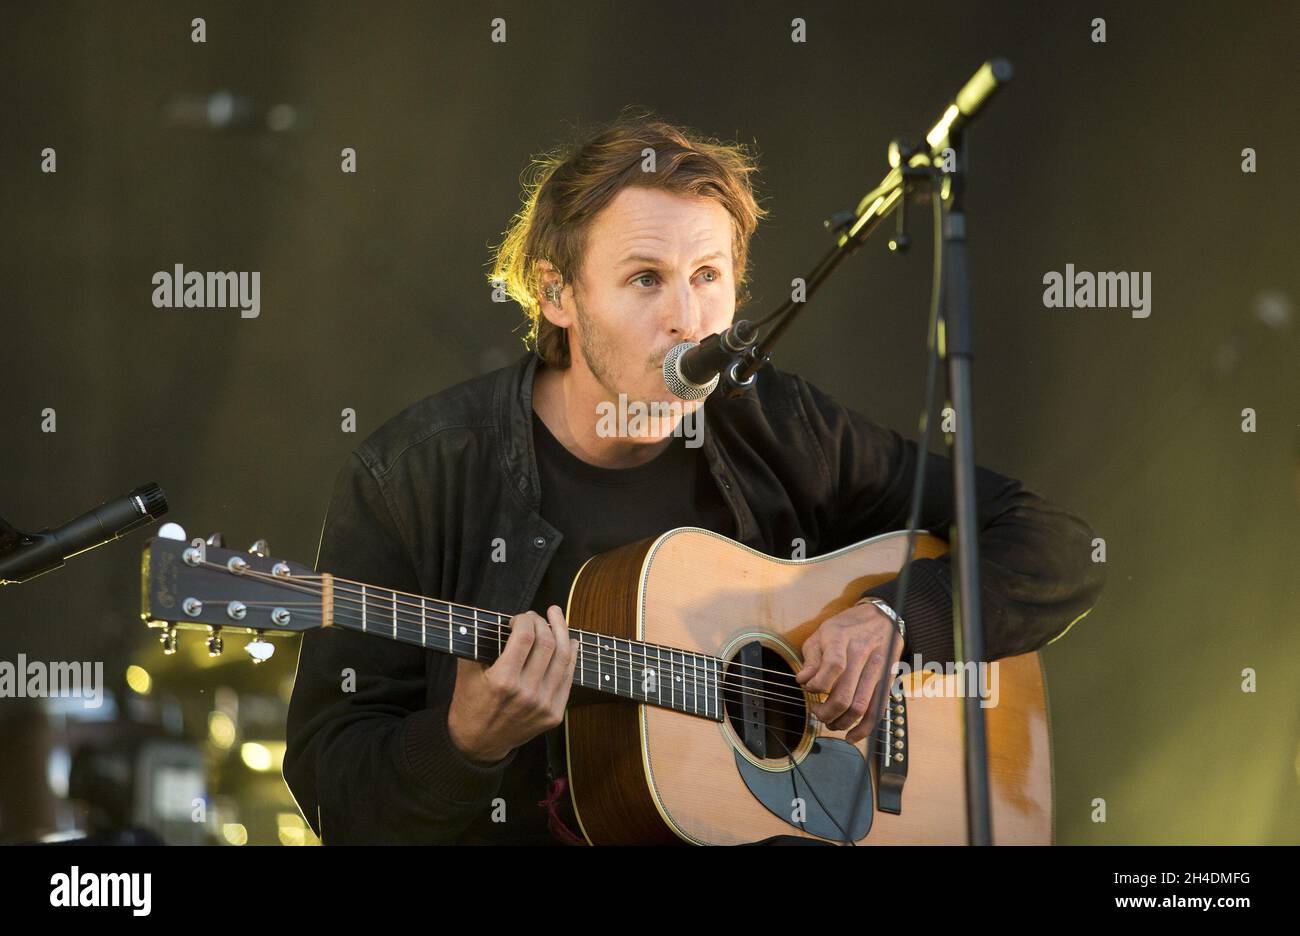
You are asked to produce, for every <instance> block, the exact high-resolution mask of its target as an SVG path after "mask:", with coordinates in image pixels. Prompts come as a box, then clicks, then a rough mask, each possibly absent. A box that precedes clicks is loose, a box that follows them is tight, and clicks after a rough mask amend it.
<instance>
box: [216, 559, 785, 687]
mask: <svg viewBox="0 0 1300 936" xmlns="http://www.w3.org/2000/svg"><path fill="white" fill-rule="evenodd" d="M209 564H212V563H209ZM216 567H217V568H224V567H221V565H216ZM255 575H256V576H257V577H261V576H264V575H265V573H255ZM303 590H307V588H305V586H303ZM382 590H383V591H389V589H382ZM335 591H337V593H341V595H342V601H339V597H338V594H337V597H335V604H337V606H346V604H344V602H352V603H354V604H357V603H361V602H360V599H357V598H354V597H351V595H359V594H360V591H356V590H352V589H347V588H342V589H337V590H335ZM209 601H211V599H209ZM244 603H246V604H250V602H244ZM251 603H252V604H256V606H263V604H265V606H274V604H277V602H251ZM281 604H283V602H281ZM393 604H394V602H393V601H391V599H385V598H381V597H380V595H374V597H373V598H372V597H369V595H365V598H364V607H365V608H367V610H369V608H370V607H374V608H377V610H382V611H383V612H385V614H386V615H390V616H389V621H390V623H391V621H393V616H391V611H393ZM396 604H398V606H402V604H404V603H403V602H396ZM407 607H409V604H407ZM398 615H399V616H402V615H404V617H399V623H406V624H407V625H409V627H412V628H417V627H419V616H417V615H416V614H415V612H413V611H404V612H403V611H399V612H398ZM429 616H430V615H429V614H428V611H426V610H425V620H426V621H428V619H429ZM432 616H433V621H434V624H435V625H438V624H442V625H445V627H446V628H447V629H448V630H451V629H452V628H454V627H455V624H454V623H451V621H448V620H447V619H446V616H445V615H443V612H442V611H439V610H437V608H435V610H434V612H433V615H432ZM471 625H473V627H476V629H477V632H478V634H480V636H486V638H487V642H489V643H490V642H491V640H494V638H495V640H497V641H498V645H500V643H503V642H504V640H506V634H507V633H508V632H507V629H506V628H503V627H494V625H493V624H491V623H490V621H477V623H476V621H472V620H469V619H465V621H464V624H463V625H461V627H464V628H465V630H467V632H468V628H469V627H471ZM380 627H383V625H382V624H381V625H380ZM376 629H378V628H376ZM415 633H419V630H415ZM582 633H590V634H593V637H595V638H597V641H599V640H601V638H604V640H628V638H621V637H620V638H614V637H612V636H610V634H601V633H598V632H582ZM447 636H448V637H452V634H450V633H448V634H447ZM464 636H468V633H467V634H464ZM412 642H413V641H412ZM580 643H581V645H582V650H581V653H582V654H584V660H585V659H586V656H585V654H588V653H591V649H590V647H589V646H588V645H586V641H580ZM630 643H632V641H629V649H628V650H627V651H623V650H620V649H619V647H617V645H615V647H612V653H614V654H615V658H616V662H619V663H621V660H617V656H619V654H624V653H625V654H627V655H628V659H629V662H628V664H627V666H628V667H629V668H632V669H633V672H634V668H633V667H632V663H630V660H632V659H633V658H636V659H638V660H641V662H642V663H643V664H645V666H650V664H651V663H654V664H655V666H656V667H662V666H663V658H662V655H659V654H658V653H656V654H655V655H654V656H651V655H650V653H649V650H645V651H643V650H641V649H640V647H632V646H630ZM424 645H425V646H426V645H428V642H426V641H425V642H424ZM641 645H642V646H645V647H651V646H653V647H654V649H655V650H656V651H658V650H663V651H666V653H668V654H669V664H672V663H673V660H672V659H671V654H673V653H676V654H684V655H685V654H692V651H686V650H677V649H673V647H662V646H659V645H646V643H641ZM434 649H438V647H437V646H434ZM603 650H611V647H601V646H597V647H595V659H597V662H598V663H599V662H601V660H603V659H604V658H603V656H602V655H601V653H602V651H603ZM692 655H694V654H692ZM705 656H706V659H708V660H711V662H714V663H715V664H718V667H720V668H722V671H723V672H724V673H725V676H724V677H723V681H724V682H728V681H733V680H736V679H740V680H744V679H748V680H750V682H751V684H754V682H757V684H766V685H775V686H776V688H777V689H779V692H772V690H766V692H764V690H758V689H755V690H751V692H753V693H754V694H766V695H767V697H770V698H784V699H787V701H793V702H796V703H797V705H800V706H802V705H803V693H805V690H803V689H802V688H801V686H800V685H798V682H796V681H794V677H793V673H784V672H781V671H777V669H767V668H763V667H745V666H744V664H735V663H724V662H723V660H720V659H719V658H716V656H708V655H705ZM680 668H682V669H684V671H690V672H692V673H693V677H694V681H695V684H697V685H698V684H699V682H701V681H703V682H705V684H706V685H707V682H708V681H710V679H711V680H712V681H714V682H718V681H719V668H710V667H701V666H698V664H695V663H693V662H690V660H689V659H684V660H681V667H680ZM744 668H749V669H759V671H762V672H774V673H776V675H780V676H783V677H784V679H783V680H763V679H757V677H753V676H746V675H744V673H735V672H732V671H733V669H744ZM701 672H703V675H702V676H701ZM727 677H732V679H731V680H728V679H727ZM790 689H793V690H794V694H790V693H789V692H788V690H790ZM706 692H707V689H706Z"/></svg>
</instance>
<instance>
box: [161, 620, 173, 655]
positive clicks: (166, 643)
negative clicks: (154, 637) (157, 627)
mask: <svg viewBox="0 0 1300 936" xmlns="http://www.w3.org/2000/svg"><path fill="white" fill-rule="evenodd" d="M158 642H159V643H161V644H162V652H163V653H165V654H167V656H171V655H172V654H173V653H175V652H176V625H175V624H172V625H170V626H168V627H167V628H165V629H164V630H163V632H162V634H161V635H160V636H159V638H158Z"/></svg>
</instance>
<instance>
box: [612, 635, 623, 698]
mask: <svg viewBox="0 0 1300 936" xmlns="http://www.w3.org/2000/svg"><path fill="white" fill-rule="evenodd" d="M611 641H612V642H611V646H612V647H613V648H614V695H623V691H622V690H623V667H622V665H620V664H619V661H618V638H617V637H613V638H611Z"/></svg>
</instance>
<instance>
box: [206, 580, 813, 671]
mask: <svg viewBox="0 0 1300 936" xmlns="http://www.w3.org/2000/svg"><path fill="white" fill-rule="evenodd" d="M203 564H204V565H206V566H208V567H210V568H213V569H221V570H225V571H227V572H229V571H230V570H229V569H227V568H226V566H224V565H222V564H220V563H213V562H208V561H205V562H204V563H203ZM231 574H232V575H233V574H238V575H244V576H251V577H253V578H257V579H258V580H260V581H266V582H273V583H276V584H286V583H287V582H289V581H295V582H301V581H303V580H306V579H309V578H320V576H317V575H311V576H303V575H299V576H294V577H293V578H292V579H287V578H285V577H283V576H276V575H271V574H269V573H265V572H259V571H257V570H254V569H247V570H245V571H244V572H240V573H231ZM334 581H335V583H336V587H335V591H336V592H344V593H349V594H352V595H357V594H360V591H359V589H360V588H368V587H372V586H368V585H365V583H361V582H354V581H352V580H351V579H343V578H338V577H335V578H334ZM337 583H343V585H342V586H340V585H338V584H337ZM349 585H356V586H358V588H349V587H346V586H349ZM299 590H300V591H302V592H305V593H307V594H312V595H323V588H322V589H321V590H320V591H317V590H315V589H314V588H312V587H308V586H305V585H303V586H301V587H300V588H299ZM378 590H379V591H382V592H387V593H389V594H392V595H407V596H409V597H413V598H419V599H420V602H421V604H419V605H417V604H416V603H415V602H409V601H400V602H397V603H398V604H399V605H402V606H404V607H408V608H416V607H419V608H421V609H425V610H427V606H426V603H427V602H430V601H433V602H438V603H439V604H443V605H446V606H447V607H448V609H449V611H448V612H442V611H435V613H436V614H443V615H446V617H448V618H450V620H451V621H456V620H457V614H456V612H457V611H458V610H460V611H462V613H461V614H460V616H459V617H460V621H461V622H462V623H466V624H474V626H475V627H477V628H478V629H479V630H480V632H487V633H489V634H491V635H494V636H495V635H496V634H499V633H508V628H506V627H505V625H504V624H503V623H502V622H501V621H500V620H498V621H497V623H496V624H495V625H493V624H492V622H490V621H484V620H483V619H481V618H478V617H477V616H470V615H466V614H464V613H463V610H470V611H473V612H475V614H477V612H480V611H481V612H482V613H483V614H485V615H492V616H493V617H496V618H498V619H501V618H505V619H506V621H507V622H508V620H509V618H508V616H506V615H503V614H501V613H500V612H497V611H488V610H486V609H483V608H474V607H473V606H470V605H459V604H457V603H455V602H450V601H446V600H444V599H441V598H425V597H424V596H421V595H411V594H410V593H409V592H400V591H396V590H394V589H390V588H380V589H378ZM371 600H372V599H371V598H370V596H366V602H367V607H369V603H370V601H371ZM373 600H374V601H376V602H380V601H382V602H383V605H384V607H387V606H388V605H389V604H390V603H391V602H389V601H384V600H383V599H380V598H378V597H375V598H374V599H373ZM462 609H463V610H462ZM408 613H409V614H412V615H414V614H415V612H413V611H412V612H408ZM494 627H495V630H494ZM584 633H589V634H593V635H595V636H597V637H610V638H611V639H615V638H613V636H612V635H608V634H600V633H599V632H597V631H585V632H584ZM616 639H618V640H630V639H631V638H626V637H619V638H616ZM638 642H639V643H644V641H638ZM647 646H649V645H647ZM660 649H664V650H670V651H672V652H677V653H690V654H692V655H695V656H703V657H705V658H706V659H709V660H712V661H714V662H715V663H721V662H722V661H721V659H720V658H718V657H714V656H711V655H709V654H696V653H695V652H694V651H689V650H675V649H674V648H670V647H661V648H660ZM643 658H644V659H647V660H648V659H649V657H648V656H645V655H643ZM726 665H727V666H729V667H731V668H733V669H737V670H739V669H744V670H753V671H756V672H763V673H773V674H775V675H777V676H782V677H785V678H789V677H790V674H788V673H785V672H783V671H781V670H775V669H771V668H769V667H763V666H755V665H753V664H745V663H737V662H734V661H732V662H730V663H727V664H726ZM694 668H697V669H698V667H694ZM763 681H765V682H775V681H774V680H763ZM780 684H781V685H784V683H780Z"/></svg>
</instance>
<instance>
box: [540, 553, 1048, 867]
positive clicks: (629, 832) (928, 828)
mask: <svg viewBox="0 0 1300 936" xmlns="http://www.w3.org/2000/svg"><path fill="white" fill-rule="evenodd" d="M906 548H907V535H906V533H890V534H886V535H884V536H879V537H876V538H874V539H870V540H867V541H864V542H862V543H858V544H855V545H853V546H848V547H845V548H844V549H841V550H839V551H837V552H834V553H831V554H828V555H825V556H819V557H815V558H812V559H803V560H782V559H774V558H772V557H770V556H766V555H763V554H762V553H758V552H755V551H754V550H752V549H749V548H748V547H745V546H743V545H741V544H739V543H736V542H734V541H732V540H729V539H727V538H725V537H723V536H720V535H718V534H716V533H712V532H709V531H707V530H702V529H696V528H690V527H685V528H679V529H675V530H670V531H669V532H667V533H665V534H663V535H662V536H659V537H657V538H654V539H648V540H642V541H640V542H637V543H631V544H629V545H627V546H624V547H621V548H619V549H616V550H612V551H610V552H608V553H604V554H602V555H599V556H595V557H593V558H592V559H591V560H589V561H588V562H587V563H586V564H585V565H584V566H583V568H582V570H581V571H580V572H579V574H578V576H577V578H576V579H575V580H574V583H573V587H572V590H571V592H570V595H569V602H568V608H567V619H568V623H569V625H570V626H571V627H576V628H582V629H586V630H592V631H599V632H602V633H606V634H609V635H611V636H616V637H625V638H629V639H635V640H641V641H646V642H649V643H656V644H664V645H667V646H671V647H677V648H682V649H684V650H689V651H695V652H698V653H701V654H710V655H715V656H718V657H721V658H723V659H724V660H726V659H731V658H732V657H733V655H734V653H735V652H736V651H737V650H738V648H739V647H741V646H744V645H746V644H750V645H752V644H753V643H754V642H758V643H759V644H761V645H762V647H763V653H764V656H763V666H764V671H765V672H766V671H767V670H770V669H775V668H779V667H782V666H784V667H788V669H789V671H791V672H793V671H794V670H798V669H799V667H800V666H801V665H802V657H801V655H800V649H801V647H802V646H803V642H804V640H805V639H807V638H808V636H810V635H811V634H812V633H813V632H814V631H815V630H816V629H817V627H818V626H819V625H820V624H821V623H822V622H823V621H825V620H826V619H827V618H830V617H832V616H834V615H835V614H837V613H839V612H840V611H842V610H844V609H845V608H847V607H849V606H850V605H852V604H853V603H854V602H855V601H856V600H857V599H858V598H859V597H860V596H861V594H862V592H863V591H865V590H866V589H867V588H870V587H871V586H872V585H875V584H877V583H879V582H883V581H886V580H888V579H890V578H893V577H894V576H895V575H896V574H897V572H898V570H899V569H900V568H901V566H902V564H903V557H904V552H905V550H906ZM946 549H947V544H946V543H944V542H943V541H942V540H938V539H936V538H933V537H929V536H926V535H923V534H920V535H918V536H917V537H916V550H915V555H916V556H917V557H926V556H935V555H939V554H941V553H943V552H944V551H946ZM904 613H906V610H905V611H904ZM750 652H751V653H752V652H754V651H753V648H752V646H751V650H750ZM749 659H753V658H752V657H750V658H749ZM906 662H909V663H910V662H911V661H906ZM997 665H998V673H997V680H996V683H994V684H993V685H996V688H997V694H996V702H997V704H996V705H995V706H992V707H987V708H986V709H985V712H984V715H985V720H986V725H985V727H986V736H987V741H988V752H989V784H990V796H991V809H992V822H993V838H994V841H995V842H996V843H999V844H1049V843H1050V842H1051V840H1052V834H1053V816H1052V765H1051V739H1050V734H1049V726H1048V719H1047V704H1046V689H1045V685H1044V681H1043V674H1042V667H1041V663H1040V660H1039V658H1038V654H1037V653H1030V654H1025V655H1022V656H1018V657H1013V658H1010V659H1003V660H999V661H997ZM957 679H958V677H957V676H956V675H953V674H947V675H945V674H938V673H933V672H922V673H913V674H912V675H910V676H909V677H908V678H907V686H908V692H907V697H906V703H905V704H906V713H905V724H904V725H903V726H902V727H903V728H905V733H906V734H905V736H906V741H907V756H906V760H907V763H906V770H907V774H906V780H905V783H904V785H903V787H902V800H901V802H902V806H901V811H900V812H899V813H897V814H893V813H891V812H886V811H883V810H881V809H878V808H876V804H875V803H874V802H872V803H871V805H870V806H869V809H870V810H871V815H870V819H871V825H870V828H869V830H868V831H867V832H866V834H864V835H862V836H861V837H858V838H854V841H855V842H856V844H859V845H874V844H917V845H921V844H965V842H966V840H967V830H966V803H965V799H966V797H965V784H964V774H963V742H962V737H963V736H962V705H963V701H964V700H963V699H962V698H961V697H959V696H958V695H957V694H956V693H955V691H954V689H955V683H956V681H957ZM931 680H942V681H943V682H944V686H945V688H946V690H947V691H946V692H944V693H942V694H940V693H939V692H938V691H937V689H938V685H939V684H938V683H936V684H934V685H929V683H930V681H931ZM805 699H806V700H807V701H808V702H809V703H811V702H813V701H816V700H815V699H812V698H811V697H808V696H805ZM565 723H566V730H567V733H568V742H569V743H568V750H569V782H570V788H571V790H572V793H573V797H574V803H575V807H576V811H577V814H578V819H579V823H580V825H581V829H582V833H583V835H584V836H585V837H586V838H587V840H588V841H589V842H591V843H593V844H633V843H662V844H682V843H691V844H713V845H730V844H741V843H746V842H755V841H760V840H762V839H766V838H769V837H772V836H779V835H788V836H799V837H806V838H813V839H817V840H819V841H832V840H833V837H828V836H824V835H815V834H813V833H812V832H809V831H806V830H805V829H804V828H802V827H801V826H800V825H799V824H798V823H794V822H791V821H787V820H788V819H789V818H790V816H789V810H788V809H787V808H784V807H783V808H781V809H780V810H777V809H773V808H769V807H767V806H765V805H764V804H763V803H762V802H760V801H759V799H758V798H757V797H756V795H755V793H754V792H752V789H751V786H750V785H749V784H747V782H746V779H745V777H746V776H750V777H751V778H752V777H753V776H755V775H756V774H755V771H763V772H765V773H763V774H762V775H761V777H763V778H766V779H767V780H770V781H771V782H773V783H776V782H778V781H782V782H783V781H784V779H785V778H787V777H788V778H789V780H790V782H791V787H790V789H795V787H794V785H793V783H794V779H795V778H794V777H793V776H790V775H791V774H792V772H794V767H792V765H791V759H792V758H793V760H794V761H795V763H797V764H805V765H811V763H812V762H811V761H809V760H808V758H809V757H811V756H812V755H813V753H814V752H815V751H819V750H821V749H822V748H819V747H818V745H819V744H821V743H822V742H823V741H825V740H828V739H838V748H839V750H840V751H842V752H844V753H846V754H848V755H850V756H852V752H851V751H849V750H848V749H847V742H845V741H843V736H844V733H843V732H835V731H831V730H830V729H828V728H827V727H826V726H825V725H821V724H820V723H818V722H817V721H816V720H815V718H813V717H812V716H811V714H810V713H807V712H806V711H804V712H803V714H802V715H796V716H794V720H793V721H792V722H788V723H787V727H789V726H793V730H792V731H790V732H789V733H787V734H786V737H788V738H789V739H790V742H789V745H788V747H787V748H786V749H784V750H777V751H775V752H773V751H770V750H769V751H767V756H763V757H760V756H756V755H755V754H754V753H753V752H752V751H751V750H750V749H749V748H747V746H746V744H745V743H744V741H743V739H742V736H741V733H740V732H741V730H742V727H743V723H742V722H738V721H736V720H735V719H733V718H730V717H727V718H722V719H721V720H710V719H704V718H697V717H692V716H691V715H689V714H684V713H682V712H678V711H673V710H672V709H670V708H663V707H660V706H652V705H644V704H627V703H626V702H620V701H613V702H600V703H597V704H591V705H583V706H575V707H572V708H570V709H569V711H568V713H567V715H566V721H565ZM891 730H895V729H891ZM891 740H892V739H891ZM855 747H856V748H857V749H858V750H859V751H860V752H861V753H862V754H863V757H864V759H865V762H864V770H865V769H866V767H865V765H867V764H869V765H870V768H869V773H870V775H871V776H872V777H875V778H877V781H878V771H879V760H880V757H879V755H876V756H871V750H870V749H869V739H868V740H863V741H860V742H858V743H857V744H856V745H855ZM818 756H821V755H820V754H818ZM855 760H856V758H855ZM742 762H743V763H742ZM742 766H744V767H745V771H746V773H745V774H744V775H742V769H741V768H742ZM773 775H776V776H775V777H774V776H773ZM859 775H860V774H859V773H857V772H855V774H854V776H855V777H856V776H859ZM878 788H879V786H878V783H877V789H878ZM813 789H814V791H815V790H816V786H815V785H814V787H813ZM787 805H788V804H787ZM778 812H780V813H781V814H778ZM845 821H846V822H847V820H845ZM836 837H838V838H839V839H841V840H844V839H848V838H850V837H851V836H849V835H847V834H845V835H840V836H836Z"/></svg>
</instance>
